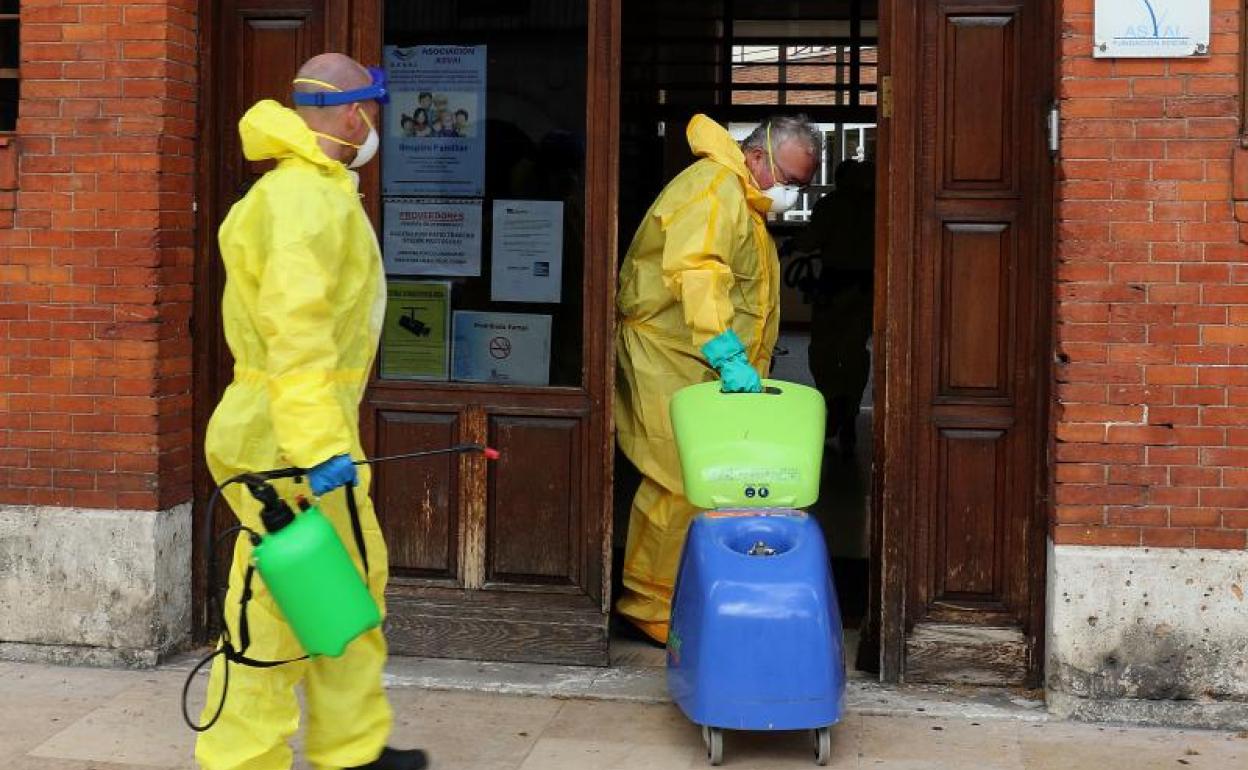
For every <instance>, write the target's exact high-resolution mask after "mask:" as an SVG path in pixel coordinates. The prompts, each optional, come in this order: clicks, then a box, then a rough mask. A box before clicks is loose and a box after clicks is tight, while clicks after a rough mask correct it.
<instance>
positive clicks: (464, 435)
mask: <svg viewBox="0 0 1248 770" xmlns="http://www.w3.org/2000/svg"><path fill="white" fill-rule="evenodd" d="M500 8H501V6H500ZM489 9H493V6H488V8H487V6H483V5H482V4H480V3H476V2H462V1H459V0H448V2H447V3H446V4H438V3H431V2H419V3H417V2H412V3H407V4H405V5H403V6H398V5H393V6H387V9H386V14H385V17H386V21H387V25H386V30H385V35H386V42H387V43H388V44H394V45H400V46H405V45H419V44H435V45H451V44H456V45H458V44H481V45H485V46H486V48H487V49H488V51H489V60H490V64H489V69H488V77H489V78H490V85H489V86H488V93H489V94H490V95H491V96H490V98H491V99H494V98H495V97H497V98H498V99H499V100H500V101H498V102H496V103H491V104H489V105H487V109H489V110H491V119H492V120H493V119H496V120H497V122H496V123H493V124H491V126H490V127H488V128H487V129H486V175H485V196H484V200H483V205H484V210H485V211H486V212H487V217H488V212H489V211H490V210H491V208H492V207H491V203H492V201H495V200H500V199H506V198H508V197H509V192H508V191H509V190H510V189H511V188H509V187H508V186H509V185H510V184H512V182H511V181H510V180H511V179H512V175H510V174H509V173H507V169H508V168H509V164H510V163H511V162H512V161H513V160H514V156H516V154H517V153H520V152H522V151H523V150H521V149H519V148H522V147H523V146H524V145H525V143H526V142H527V141H529V139H527V138H526V137H528V136H529V133H528V129H523V130H522V129H521V126H523V125H524V123H525V121H524V120H520V119H519V118H523V117H525V113H526V112H527V113H528V115H527V117H529V118H531V117H533V116H536V115H541V114H543V113H547V114H552V115H559V118H558V120H559V121H560V122H559V123H557V124H556V125H559V126H560V127H561V129H566V130H561V133H562V135H565V136H566V135H569V134H574V135H578V136H583V137H584V171H583V180H581V181H578V182H577V184H576V185H575V186H576V187H578V188H579V187H580V186H581V185H582V184H583V198H581V197H580V196H581V193H580V192H575V193H572V194H571V195H570V196H569V198H568V200H566V201H565V211H567V212H568V213H569V215H570V216H571V219H572V222H571V224H569V222H566V221H565V232H564V241H565V245H564V257H563V259H564V289H563V296H562V298H561V302H560V303H559V304H558V305H557V306H545V307H537V308H534V307H528V308H525V307H524V306H521V310H522V312H537V313H553V314H554V328H555V330H554V333H553V337H552V361H551V363H552V367H553V369H552V378H551V386H550V387H531V386H515V385H506V386H505V385H490V384H475V385H474V384H466V383H460V382H424V383H422V382H410V381H407V382H405V381H399V380H386V379H381V378H376V379H374V381H373V383H372V386H371V387H370V389H369V393H368V395H367V397H366V399H365V405H364V409H363V414H362V420H363V424H364V436H365V446H366V447H367V448H368V449H369V451H370V452H371V453H372V454H373V455H374V456H384V455H391V454H402V453H408V452H416V451H421V450H425V449H435V448H439V447H446V446H450V445H452V444H456V443H461V442H472V443H481V444H490V445H491V446H494V447H495V448H497V449H498V450H499V451H500V452H501V453H502V457H501V459H500V460H498V461H497V462H495V463H490V464H489V465H488V466H487V465H486V463H485V461H484V460H483V459H481V458H480V457H475V456H464V457H446V456H442V457H435V458H429V459H424V460H419V461H413V462H407V461H405V462H402V463H396V464H393V465H382V466H380V467H378V468H377V470H376V477H375V479H376V481H375V485H374V489H375V492H376V499H377V507H378V515H379V519H380V521H381V525H382V528H383V530H384V532H385V535H386V540H387V543H388V544H389V547H390V570H391V580H390V591H389V594H388V603H389V618H388V622H387V636H388V639H389V641H390V649H391V650H392V651H393V652H395V653H397V654H408V655H419V656H434V657H442V656H447V657H458V658H473V659H485V660H515V661H533V662H545V663H577V664H590V665H605V664H606V663H607V662H608V645H607V612H608V609H609V606H610V605H609V588H610V579H609V574H610V572H609V570H610V542H611V512H612V493H611V472H612V465H613V454H612V437H611V429H610V396H611V389H612V385H613V382H614V379H613V375H612V372H613V368H612V367H613V363H614V352H613V351H614V347H613V342H612V340H613V334H612V323H613V319H614V301H613V290H614V284H615V254H616V246H615V219H616V214H615V200H616V196H615V190H616V178H617V175H618V160H617V147H618V146H619V138H618V107H617V93H618V81H619V72H618V68H619V63H618V62H619V55H618V51H619V4H618V0H586V2H574V1H572V0H561V1H560V2H544V3H541V4H535V5H534V6H532V7H530V6H527V5H515V6H510V7H509V10H507V11H505V12H504V11H501V10H499V9H493V10H489ZM526 57H527V58H526ZM517 78H519V79H517ZM541 89H550V90H551V91H553V92H554V93H555V94H563V96H562V97H558V96H554V97H550V98H548V97H546V96H543V95H542V94H543V93H545V92H542V91H541ZM508 105H510V108H508ZM517 105H523V106H520V107H517ZM495 106H497V107H498V109H495ZM516 113H519V115H517V114H516ZM573 113H575V114H573ZM491 136H493V137H494V138H493V139H491V138H490V137H491ZM547 136H548V137H549V136H551V134H547ZM531 138H532V139H538V138H540V137H536V136H534V137H531ZM492 148H494V149H492ZM374 189H377V188H374ZM580 200H583V201H584V209H583V211H584V213H583V216H582V215H581V214H580V213H579V212H580V205H579V201H580ZM573 212H576V213H575V214H573ZM486 241H487V243H488V238H487V239H486ZM489 253H490V254H492V251H489ZM483 259H484V260H485V262H486V264H487V265H489V264H490V260H491V259H492V257H490V256H486V257H483ZM487 269H488V268H487ZM569 271H571V272H569ZM475 280H476V279H475V278H468V279H466V280H464V281H462V282H460V283H458V284H456V289H455V291H456V302H457V303H458V302H460V301H467V302H473V301H476V302H479V303H482V304H483V305H484V304H485V302H486V300H487V299H488V298H485V297H479V296H478V297H476V298H475V299H474V298H473V296H472V291H473V286H474V281H475ZM490 308H491V310H506V309H507V306H506V305H503V306H499V305H497V304H495V305H492V306H490ZM455 309H457V310H458V309H461V307H460V305H458V304H456V305H455ZM510 312H515V311H514V310H511V311H510ZM556 372H557V376H556Z"/></svg>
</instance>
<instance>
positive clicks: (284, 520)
mask: <svg viewBox="0 0 1248 770" xmlns="http://www.w3.org/2000/svg"><path fill="white" fill-rule="evenodd" d="M246 484H247V490H248V491H249V492H251V496H252V497H254V498H256V500H258V501H260V505H262V506H264V509H263V510H262V511H260V521H261V522H263V523H264V528H265V530H266V531H268V532H277V531H278V530H280V529H283V528H285V527H286V526H287V525H288V524H290V523H291V522H292V521H294V520H295V514H294V512H293V511H291V510H290V506H289V505H287V504H286V501H285V500H283V499H282V498H280V497H278V495H277V490H276V489H274V488H273V485H272V484H269V483H268V482H267V481H265V480H264V479H263V478H261V477H258V476H250V477H248V478H247V479H246Z"/></svg>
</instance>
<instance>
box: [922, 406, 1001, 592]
mask: <svg viewBox="0 0 1248 770" xmlns="http://www.w3.org/2000/svg"><path fill="white" fill-rule="evenodd" d="M937 441H938V442H939V446H938V448H937V456H938V458H939V459H938V468H937V472H936V478H937V479H939V484H940V486H939V493H938V495H937V498H936V499H937V501H938V502H937V510H938V512H939V513H938V515H939V519H938V523H937V528H936V548H935V555H934V556H935V558H934V559H933V561H934V562H935V567H936V575H935V591H934V596H933V600H934V601H936V602H940V601H954V602H957V601H965V600H972V601H977V602H998V603H999V602H1000V601H1001V600H1002V599H1003V597H1002V596H1001V588H1002V584H1003V581H1002V579H1001V578H1002V575H1001V555H1002V554H1001V525H1000V522H999V521H998V519H999V517H1000V515H1001V513H1002V512H1003V511H1005V510H1007V509H1008V504H1007V501H1006V500H1005V499H1003V498H1004V493H1005V484H1004V481H1005V466H1006V463H1007V462H1008V460H1009V453H1008V451H1007V434H1006V432H1005V431H1002V430H960V429H956V428H943V429H940V430H939V431H938V433H937Z"/></svg>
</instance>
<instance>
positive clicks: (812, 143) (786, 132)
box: [741, 115, 823, 158]
mask: <svg viewBox="0 0 1248 770" xmlns="http://www.w3.org/2000/svg"><path fill="white" fill-rule="evenodd" d="M768 126H770V127H771V146H772V149H773V150H775V149H776V148H779V147H780V145H781V144H784V143H785V142H801V143H802V145H804V146H805V147H806V148H807V149H808V150H809V151H810V154H811V155H812V156H813V157H815V158H818V157H820V155H821V154H822V151H823V135H822V134H821V133H820V132H819V129H818V128H817V127H815V126H814V125H813V124H812V123H811V122H810V119H809V118H807V117H806V116H805V115H776V116H774V117H772V118H769V119H768V120H767V121H766V122H764V123H760V124H759V126H758V128H755V129H754V130H753V131H752V132H750V135H749V136H747V137H746V138H745V141H744V142H742V143H741V149H742V150H752V149H755V148H757V149H760V150H766V149H767V128H768Z"/></svg>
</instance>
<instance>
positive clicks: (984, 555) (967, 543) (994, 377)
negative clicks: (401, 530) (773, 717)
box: [881, 0, 1054, 684]
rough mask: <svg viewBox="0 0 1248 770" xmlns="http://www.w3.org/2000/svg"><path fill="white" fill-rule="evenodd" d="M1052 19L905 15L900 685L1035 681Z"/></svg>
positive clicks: (888, 439)
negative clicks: (948, 682) (1047, 120)
mask: <svg viewBox="0 0 1248 770" xmlns="http://www.w3.org/2000/svg"><path fill="white" fill-rule="evenodd" d="M1051 5H1052V4H1051V3H1049V2H1047V0H993V1H992V2H988V1H979V0H957V1H955V0H925V1H924V2H920V3H909V2H895V3H893V4H892V5H891V8H892V10H893V12H894V14H893V16H892V18H891V19H889V20H888V23H889V25H890V28H891V31H890V42H891V44H892V47H891V51H892V52H893V55H892V56H891V57H890V60H891V72H890V73H889V74H890V77H891V79H892V85H893V86H894V91H895V94H896V96H895V110H894V114H893V115H892V116H891V117H890V118H888V120H887V125H886V132H887V134H888V136H889V147H888V150H887V153H888V155H887V157H888V161H887V166H888V167H887V169H885V170H884V171H882V173H883V174H884V175H885V177H886V178H885V180H884V181H885V183H886V185H887V187H886V188H885V189H888V190H890V193H889V200H888V202H887V205H886V206H885V207H884V209H883V210H884V211H885V212H886V213H885V214H884V216H885V217H886V218H887V219H886V224H885V225H884V227H885V235H884V237H885V238H886V240H887V242H888V244H889V258H888V261H887V264H886V266H885V267H884V269H885V271H886V273H887V280H886V281H882V282H881V283H882V284H884V285H885V287H886V288H885V289H884V291H885V293H886V295H887V301H886V303H881V304H885V305H886V308H887V309H886V310H885V312H884V317H883V318H882V319H881V321H882V323H883V324H884V325H885V329H886V346H885V351H884V352H885V359H886V362H885V367H886V376H885V378H884V381H885V386H884V387H885V389H886V393H885V395H884V398H883V401H882V403H884V411H885V419H884V423H885V424H884V428H883V430H884V434H885V435H884V442H885V444H886V445H887V446H889V447H890V448H889V452H888V454H887V455H886V457H885V459H884V479H883V486H884V492H883V495H884V500H883V502H884V513H885V516H884V521H883V532H882V533H881V536H882V539H883V550H884V553H883V556H884V563H883V566H884V580H885V585H884V638H883V645H884V650H883V663H884V672H885V676H886V677H887V678H893V679H904V680H907V681H955V682H956V681H960V682H975V683H988V684H1023V683H1029V684H1035V683H1036V682H1037V681H1038V675H1039V671H1040V641H1041V638H1040V637H1041V633H1042V629H1043V613H1042V590H1043V585H1044V562H1043V553H1044V552H1043V538H1044V524H1043V507H1042V500H1043V486H1042V479H1043V474H1042V470H1041V469H1042V467H1043V464H1044V460H1045V453H1044V446H1045V443H1044V442H1045V435H1046V434H1045V430H1044V428H1045V423H1044V422H1043V415H1044V414H1045V409H1044V403H1045V399H1044V396H1045V393H1046V385H1047V380H1046V377H1047V372H1048V368H1047V366H1046V365H1045V362H1044V356H1045V351H1046V350H1047V340H1048V336H1047V318H1048V302H1049V297H1050V288H1049V286H1050V280H1051V278H1050V270H1049V266H1048V259H1049V253H1050V250H1049V243H1050V236H1049V228H1050V227H1051V225H1050V219H1049V206H1050V196H1051V183H1050V179H1051V174H1052V169H1051V165H1050V160H1049V157H1048V154H1047V151H1046V137H1045V131H1044V126H1045V117H1046V114H1047V111H1048V106H1049V100H1050V98H1051V83H1052V78H1051V71H1052V69H1053V66H1054V64H1053V58H1052V57H1053V51H1054V48H1053V37H1052V31H1051V30H1052V27H1051V14H1052V10H1051ZM895 450H900V451H895Z"/></svg>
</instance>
